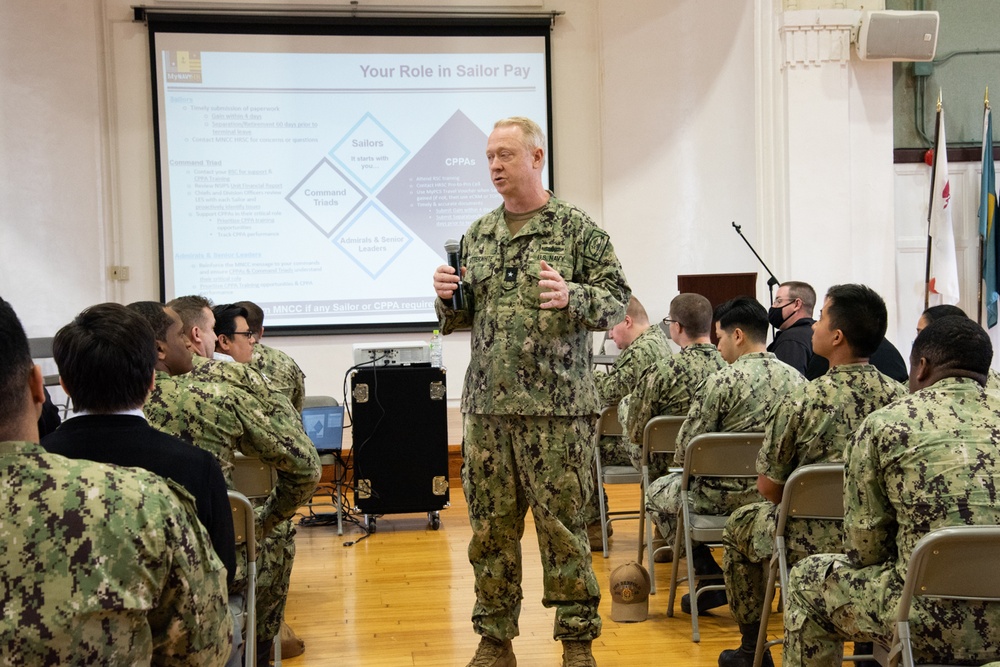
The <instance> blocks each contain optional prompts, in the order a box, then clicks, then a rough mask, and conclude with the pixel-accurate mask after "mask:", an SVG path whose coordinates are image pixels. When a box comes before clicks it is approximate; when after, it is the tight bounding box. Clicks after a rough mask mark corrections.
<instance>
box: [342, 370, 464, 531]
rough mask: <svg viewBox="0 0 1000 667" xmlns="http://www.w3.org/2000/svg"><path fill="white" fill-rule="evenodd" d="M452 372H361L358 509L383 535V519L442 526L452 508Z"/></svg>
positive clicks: (356, 392)
mask: <svg viewBox="0 0 1000 667" xmlns="http://www.w3.org/2000/svg"><path fill="white" fill-rule="evenodd" d="M446 388H447V385H446V382H445V369H443V368H431V367H429V366H404V367H393V366H389V367H386V366H381V367H367V368H361V369H358V370H356V371H354V373H353V374H352V376H351V419H352V422H353V426H352V442H353V445H352V448H353V458H354V504H355V506H356V507H357V508H358V511H359V512H361V513H363V514H364V523H365V527H366V528H367V529H368V530H369V531H370V532H374V531H375V518H376V516H378V515H380V514H405V513H410V512H427V520H428V523H429V524H430V526H431V528H433V529H435V530H437V529H438V528H439V527H440V526H441V516H440V513H439V511H440V510H441V509H443V508H445V507H447V506H448V503H449V500H450V495H449V489H448V417H447V396H446V393H447V392H446Z"/></svg>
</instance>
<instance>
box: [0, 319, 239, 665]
mask: <svg viewBox="0 0 1000 667" xmlns="http://www.w3.org/2000/svg"><path fill="white" fill-rule="evenodd" d="M44 398H45V394H44V392H43V391H42V374H41V371H40V370H39V368H38V366H35V365H34V364H32V361H31V353H30V351H29V348H28V340H27V338H26V336H25V334H24V329H23V328H22V327H21V323H20V322H19V321H18V319H17V316H16V315H15V314H14V311H13V309H12V308H11V307H10V305H9V304H8V303H7V302H6V301H3V300H2V299H0V486H2V487H3V489H4V492H3V494H2V495H0V516H2V517H3V521H2V523H0V572H2V575H3V576H2V577H0V580H2V584H0V597H2V599H3V600H4V603H3V615H2V618H0V664H3V665H42V664H53V665H55V664H67V665H68V664H88V665H140V664H147V665H148V664H151V663H152V664H171V665H192V666H193V665H199V666H202V665H223V664H224V663H225V662H226V659H227V658H228V657H229V652H230V645H231V642H232V628H233V625H232V618H231V617H230V615H229V609H228V607H227V606H226V584H225V572H224V569H223V566H222V563H221V562H220V561H219V559H218V557H217V556H216V555H215V553H214V552H213V550H212V546H211V542H210V540H209V537H208V534H207V533H206V532H205V529H204V528H203V527H202V526H201V523H200V522H199V521H198V516H197V514H196V512H195V508H194V503H193V502H192V500H191V496H190V495H188V494H187V493H186V492H185V491H184V490H183V489H182V488H181V487H180V486H177V485H173V483H172V482H168V481H165V480H163V479H161V478H160V477H157V476H156V475H153V474H151V473H148V472H146V471H143V470H136V469H125V468H116V467H112V466H107V465H103V464H100V463H93V462H91V461H84V460H70V459H67V458H64V457H62V456H59V455H56V454H49V453H47V452H45V450H43V449H42V448H41V447H40V446H39V445H38V416H39V414H40V412H41V408H42V403H43V402H44Z"/></svg>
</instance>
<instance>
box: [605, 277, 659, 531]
mask: <svg viewBox="0 0 1000 667" xmlns="http://www.w3.org/2000/svg"><path fill="white" fill-rule="evenodd" d="M610 337H611V340H613V341H614V342H615V345H616V346H618V349H620V350H621V353H620V354H619V355H618V356H617V357H616V358H615V363H614V364H613V365H612V367H611V368H610V369H609V370H608V372H607V373H595V374H594V380H595V382H596V383H597V394H598V396H599V397H600V399H601V402H602V403H603V404H604V405H617V404H618V402H619V401H620V400H622V398H624V397H625V396H626V395H628V393H629V392H631V391H632V390H633V389H634V388H635V386H636V384H637V383H638V382H639V378H641V377H642V376H643V375H644V374H645V373H646V371H647V370H648V369H649V367H650V366H652V365H653V364H654V363H656V362H657V361H659V360H660V359H666V358H667V357H669V356H670V355H671V354H672V352H671V350H670V343H669V342H668V341H667V336H666V334H664V333H663V329H661V328H660V327H659V326H650V324H649V315H647V314H646V309H645V308H644V307H643V305H642V304H641V303H640V302H639V300H638V299H637V298H635V296H634V295H633V296H632V298H631V299H629V302H628V306H627V307H626V309H625V319H624V320H622V321H621V322H619V323H618V324H616V325H615V326H613V327H611V331H610ZM598 446H599V447H600V448H601V465H605V466H609V465H614V466H618V465H624V466H627V465H631V461H630V460H629V455H628V442H627V439H626V437H625V436H604V437H602V438H601V439H600V441H599V442H598ZM636 467H637V468H638V466H636ZM594 472H595V477H594V480H595V483H597V482H596V480H597V477H596V469H595V471H594ZM597 493H604V489H603V486H602V487H600V488H598V491H597ZM597 493H595V494H594V496H593V501H592V502H591V503H590V507H589V511H588V512H587V539H589V540H590V548H591V550H594V551H596V550H599V549H602V548H603V546H604V540H603V538H602V536H601V517H600V514H601V510H600V499H599V497H598V495H597ZM604 499H605V505H604V506H605V507H608V504H607V494H604ZM608 535H609V536H610V535H611V526H610V524H609V525H608Z"/></svg>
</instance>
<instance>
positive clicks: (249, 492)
mask: <svg viewBox="0 0 1000 667" xmlns="http://www.w3.org/2000/svg"><path fill="white" fill-rule="evenodd" d="M233 464H234V465H233V487H235V489H236V490H237V491H239V492H240V493H242V494H243V495H244V496H246V497H247V498H266V497H268V496H269V495H271V489H273V488H274V485H275V484H277V483H278V473H277V471H276V470H275V469H274V468H272V467H271V466H269V465H268V464H266V463H264V462H263V461H261V460H260V459H258V458H257V457H255V456H243V455H242V454H237V455H236V460H235V461H233Z"/></svg>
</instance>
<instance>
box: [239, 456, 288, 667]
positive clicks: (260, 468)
mask: <svg viewBox="0 0 1000 667" xmlns="http://www.w3.org/2000/svg"><path fill="white" fill-rule="evenodd" d="M277 483H278V471H277V470H275V469H274V468H272V467H271V466H269V465H267V464H266V463H264V462H263V461H261V460H260V459H258V458H257V457H254V456H243V455H242V454H239V453H237V454H236V459H235V460H234V461H233V486H234V487H236V490H237V491H239V492H240V493H242V494H243V495H244V496H246V497H247V498H254V499H257V498H267V497H268V496H269V495H271V490H272V489H273V488H274V485H275V484H277ZM254 567H256V566H254ZM255 648H256V646H255ZM274 664H275V665H276V666H277V667H280V665H281V633H280V632H279V633H278V635H277V636H276V637H275V638H274Z"/></svg>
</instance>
